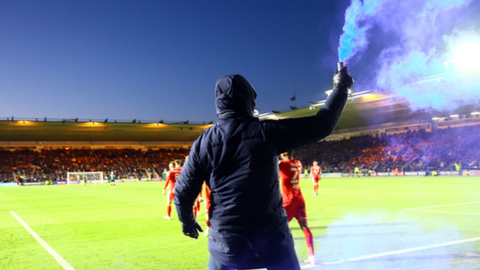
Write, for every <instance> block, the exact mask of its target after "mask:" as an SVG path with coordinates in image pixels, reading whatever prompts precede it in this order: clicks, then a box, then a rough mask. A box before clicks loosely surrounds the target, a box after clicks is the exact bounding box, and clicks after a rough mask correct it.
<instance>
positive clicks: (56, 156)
mask: <svg viewBox="0 0 480 270" xmlns="http://www.w3.org/2000/svg"><path fill="white" fill-rule="evenodd" d="M188 152H189V149H187V148H174V149H159V150H148V151H141V150H137V149H91V150H90V149H89V150H85V149H69V150H67V149H56V150H41V151H38V152H37V151H32V150H21V151H13V152H12V151H0V161H1V162H0V182H2V181H3V182H11V181H15V180H16V179H18V178H21V180H22V181H27V182H34V181H43V180H51V181H59V180H65V179H66V175H67V172H83V171H103V172H104V175H109V174H110V173H111V172H112V171H114V173H115V175H116V177H117V178H118V179H122V178H127V179H128V178H136V179H141V178H144V177H145V178H148V177H155V176H156V175H158V176H161V174H162V172H163V169H165V168H168V163H169V162H170V161H172V160H175V159H184V158H185V156H186V155H188Z"/></svg>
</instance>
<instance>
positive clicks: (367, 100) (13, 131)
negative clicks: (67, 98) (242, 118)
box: [0, 91, 478, 145]
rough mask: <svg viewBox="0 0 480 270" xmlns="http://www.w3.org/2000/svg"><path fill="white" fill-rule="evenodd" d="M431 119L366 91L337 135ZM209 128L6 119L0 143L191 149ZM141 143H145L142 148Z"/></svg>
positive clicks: (354, 99) (463, 110)
mask: <svg viewBox="0 0 480 270" xmlns="http://www.w3.org/2000/svg"><path fill="white" fill-rule="evenodd" d="M324 103H325V101H320V102H311V104H310V106H306V107H303V108H291V109H290V110H285V111H282V112H277V111H275V112H271V113H264V114H261V115H259V118H260V119H262V120H265V119H284V118H297V117H304V116H311V115H314V114H315V113H316V112H317V111H318V109H320V108H321V107H322V106H323V104H324ZM474 110H476V111H478V105H469V106H463V107H460V108H459V109H457V110H456V111H455V112H454V113H457V114H465V115H466V114H469V113H470V112H472V111H474ZM433 116H447V117H448V114H446V113H445V112H430V113H427V112H425V111H416V112H413V111H412V110H411V109H410V108H409V107H408V101H407V100H404V99H399V98H397V97H394V96H390V95H387V94H378V93H372V92H368V91H364V92H360V93H356V94H353V95H351V96H350V98H349V101H348V103H347V106H346V107H345V110H344V112H343V114H342V117H341V118H340V121H339V123H338V124H337V128H336V130H335V133H337V134H338V133H342V132H346V131H348V130H352V129H362V128H365V127H369V126H376V125H380V124H386V123H402V122H408V121H413V120H414V121H419V120H423V121H432V117H433ZM210 126H211V123H209V124H205V123H203V124H189V123H188V121H186V122H183V123H169V124H167V123H163V121H160V122H155V123H152V122H140V121H135V120H134V121H127V122H111V121H110V122H108V121H107V120H104V121H101V120H98V121H95V120H94V121H92V120H89V121H87V120H85V121H81V120H80V121H78V119H71V120H58V119H57V120H53V121H52V120H48V121H47V119H45V120H43V119H41V120H38V119H33V120H32V119H30V120H23V119H15V120H13V117H12V119H8V120H0V144H1V145H9V144H11V142H26V141H28V142H32V143H33V144H42V143H43V142H52V141H55V142H57V143H58V142H65V144H67V145H68V142H96V143H99V144H101V143H102V142H105V143H106V142H109V143H112V142H137V143H138V142H144V143H145V144H147V145H148V143H152V144H153V143H154V142H155V144H157V145H158V144H163V145H180V144H181V145H189V144H191V143H192V142H193V141H194V140H195V139H196V138H197V137H198V136H199V135H200V134H201V133H202V132H203V131H204V130H205V129H207V128H208V127H210ZM140 144H142V143H140Z"/></svg>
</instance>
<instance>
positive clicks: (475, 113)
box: [470, 112, 480, 115]
mask: <svg viewBox="0 0 480 270" xmlns="http://www.w3.org/2000/svg"><path fill="white" fill-rule="evenodd" d="M470 114H471V115H480V112H471V113H470Z"/></svg>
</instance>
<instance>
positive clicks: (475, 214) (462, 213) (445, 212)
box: [411, 210, 480, 216]
mask: <svg viewBox="0 0 480 270" xmlns="http://www.w3.org/2000/svg"><path fill="white" fill-rule="evenodd" d="M411 211H418V212H430V213H442V214H457V215H470V216H480V214H478V213H467V212H449V211H435V210H411Z"/></svg>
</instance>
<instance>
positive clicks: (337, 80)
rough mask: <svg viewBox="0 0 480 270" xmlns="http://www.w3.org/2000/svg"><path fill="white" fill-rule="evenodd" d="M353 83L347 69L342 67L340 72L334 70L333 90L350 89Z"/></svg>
mask: <svg viewBox="0 0 480 270" xmlns="http://www.w3.org/2000/svg"><path fill="white" fill-rule="evenodd" d="M353 82H354V80H353V78H352V76H351V75H350V72H349V71H348V68H347V67H343V68H342V69H341V70H340V71H338V70H335V75H333V89H335V88H342V87H346V88H347V89H350V88H352V86H353Z"/></svg>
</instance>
